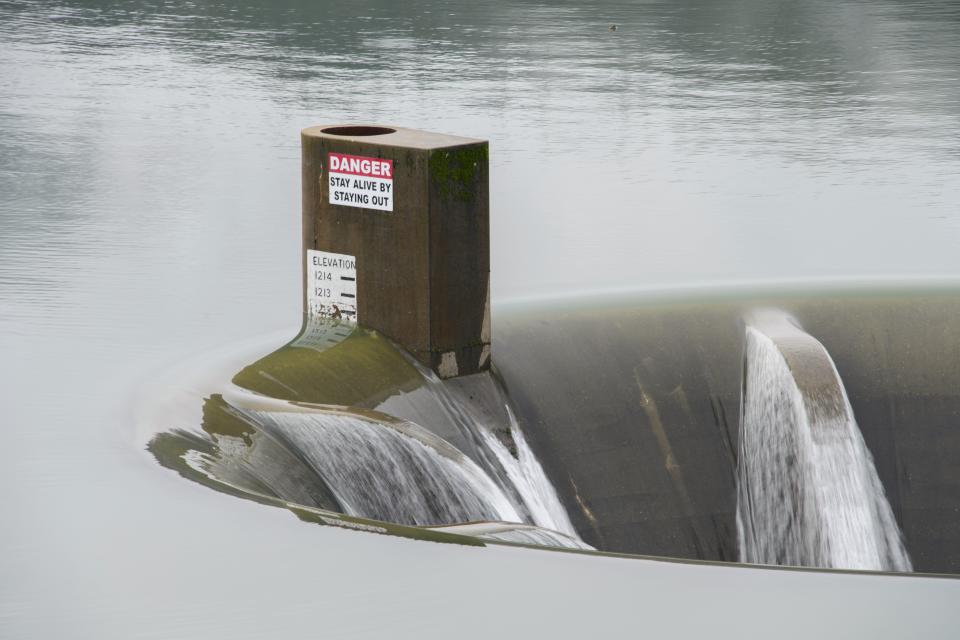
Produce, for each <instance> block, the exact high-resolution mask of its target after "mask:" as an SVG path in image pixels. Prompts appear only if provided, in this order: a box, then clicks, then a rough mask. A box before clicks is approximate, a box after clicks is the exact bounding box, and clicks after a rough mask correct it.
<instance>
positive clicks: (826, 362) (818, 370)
mask: <svg viewBox="0 0 960 640" xmlns="http://www.w3.org/2000/svg"><path fill="white" fill-rule="evenodd" d="M737 498H738V499H737V532H738V536H739V543H740V560H741V561H742V562H750V563H759V564H777V565H798V566H811V567H824V568H830V567H832V568H842V569H872V570H888V571H910V570H911V565H910V559H909V557H908V556H907V553H906V550H905V548H904V546H903V542H902V540H901V535H900V531H899V528H898V527H897V523H896V520H895V519H894V516H893V512H892V510H891V508H890V504H889V503H888V502H887V499H886V496H885V495H884V491H883V486H882V485H881V484H880V479H879V477H878V476H877V471H876V468H875V467H874V464H873V458H872V457H871V455H870V452H869V451H868V450H867V447H866V444H865V443H864V441H863V436H862V435H861V433H860V429H859V427H858V426H857V423H856V420H855V419H854V415H853V409H852V408H851V406H850V402H849V400H848V399H847V395H846V390H845V389H844V388H843V383H842V382H841V380H840V375H839V373H838V372H837V369H836V366H835V365H834V363H833V360H832V359H831V358H830V355H829V354H828V353H827V351H826V349H825V348H824V347H823V345H822V344H820V342H818V341H817V340H816V339H815V338H813V337H812V336H810V335H809V334H807V333H806V332H804V331H803V330H802V329H800V328H799V325H797V324H796V322H795V321H794V320H793V319H792V318H790V317H788V316H786V315H784V314H778V313H770V312H767V313H765V314H764V313H762V314H758V315H756V316H755V317H754V319H753V320H752V321H751V322H750V323H749V324H748V325H747V328H746V349H745V356H744V370H743V389H742V402H741V420H740V461H739V466H738V497H737Z"/></svg>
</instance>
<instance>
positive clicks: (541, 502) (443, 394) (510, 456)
mask: <svg viewBox="0 0 960 640" xmlns="http://www.w3.org/2000/svg"><path fill="white" fill-rule="evenodd" d="M407 360H408V361H409V362H410V363H411V364H412V365H413V366H414V367H415V368H416V369H417V371H419V373H420V375H421V376H422V377H423V379H424V380H425V381H426V386H427V388H428V389H429V390H430V393H431V394H432V396H433V398H434V399H435V401H436V402H437V404H438V405H439V406H440V407H441V409H442V411H443V413H444V414H445V416H446V418H447V419H448V420H449V421H451V422H452V423H453V424H455V425H456V426H457V428H458V430H459V431H460V433H461V434H462V435H463V436H464V439H465V440H466V441H467V442H469V443H470V444H471V448H472V451H473V453H474V455H476V456H477V459H478V462H479V463H480V464H481V465H482V466H483V467H484V468H485V469H486V470H487V471H488V472H489V473H490V474H491V476H492V477H493V478H495V479H496V480H497V481H498V484H499V485H500V486H501V487H502V488H503V489H504V492H505V493H506V495H507V496H508V498H511V499H512V502H513V505H514V507H515V508H516V509H517V511H518V512H520V513H521V514H522V515H524V516H526V517H525V518H524V520H526V521H528V522H530V523H532V524H535V525H537V526H538V527H543V528H546V529H552V530H554V531H559V532H561V533H563V534H565V535H567V536H571V537H572V538H575V539H576V540H577V541H578V543H580V544H585V543H583V542H582V541H581V540H580V537H579V536H578V535H577V532H576V530H575V529H574V528H573V524H572V523H571V522H570V517H569V516H568V515H567V511H566V509H564V507H563V505H562V504H561V503H560V499H559V497H558V496H557V491H556V489H555V488H554V487H553V484H552V483H551V482H550V480H549V479H548V478H547V476H546V474H545V473H544V471H543V467H542V466H540V462H539V461H538V460H537V458H536V456H535V455H534V453H533V451H532V450H531V449H530V445H529V444H527V440H526V438H525V437H524V436H523V432H521V431H520V426H519V425H518V423H517V420H516V417H515V416H514V413H513V411H512V410H511V409H510V405H509V404H507V403H506V397H507V396H506V393H504V392H503V390H502V389H501V388H500V387H499V385H498V384H497V383H496V380H495V379H493V378H491V383H492V385H493V391H492V393H493V394H494V395H495V396H496V398H497V400H498V401H499V402H501V403H502V406H503V409H504V413H505V418H506V422H505V423H504V424H497V423H495V422H494V421H493V420H492V419H491V418H490V417H488V416H483V415H481V413H480V412H478V411H475V410H474V409H473V407H472V406H471V403H469V402H467V401H464V400H461V399H460V398H459V397H458V396H457V394H455V393H454V392H452V391H451V389H450V388H448V387H447V385H446V383H444V381H443V380H441V379H440V378H439V377H438V376H437V375H436V374H435V373H434V372H433V371H432V370H430V369H428V368H427V367H424V366H423V365H422V364H421V363H419V362H418V361H417V360H415V359H414V358H412V357H409V356H407ZM497 434H500V435H502V436H503V440H506V441H507V443H509V444H510V445H512V447H511V448H513V449H515V450H514V451H511V450H510V449H509V448H508V445H506V444H504V442H503V441H502V440H501V438H500V437H498V435H497Z"/></svg>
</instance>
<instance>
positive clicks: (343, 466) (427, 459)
mask: <svg viewBox="0 0 960 640" xmlns="http://www.w3.org/2000/svg"><path fill="white" fill-rule="evenodd" d="M244 413H245V414H247V415H248V416H249V417H250V418H251V419H252V420H254V421H255V422H256V423H257V424H258V426H260V427H261V428H263V429H264V430H265V431H267V432H268V433H271V434H274V435H275V436H276V437H278V438H282V439H283V440H285V441H286V442H288V443H289V444H290V446H291V447H292V448H293V449H295V450H296V451H297V452H298V453H299V455H301V456H303V457H304V458H305V459H306V461H307V463H308V464H309V465H310V467H312V468H313V469H314V470H315V471H316V472H317V474H318V475H319V476H321V477H322V478H323V480H324V481H325V482H326V484H327V486H329V487H330V490H331V492H332V493H333V494H334V496H335V497H336V499H337V501H338V502H339V504H340V506H341V507H342V508H343V509H344V511H345V512H346V513H347V514H349V515H353V516H361V517H366V518H374V519H378V520H386V521H388V522H396V523H400V524H410V525H432V524H443V523H450V522H467V521H471V520H505V521H517V520H519V516H518V514H517V512H516V510H515V509H514V508H513V506H512V505H511V504H510V501H509V500H508V499H507V498H506V496H504V494H503V492H502V491H500V489H499V488H498V487H497V486H496V484H494V483H493V482H492V481H491V480H490V479H489V478H488V477H487V475H486V474H485V473H484V472H483V470H482V469H480V468H479V467H478V466H477V465H476V463H474V462H473V461H472V460H470V459H469V458H467V457H466V456H464V455H463V454H461V453H460V452H458V451H456V450H455V449H453V448H452V447H449V446H444V445H445V443H442V441H439V439H437V438H435V437H434V438H431V436H430V435H429V434H428V433H426V432H424V431H423V430H421V429H419V428H418V427H417V426H416V425H412V424H410V423H401V424H398V425H384V424H380V423H376V422H372V421H370V420H366V419H363V418H360V417H355V416H350V415H344V414H336V413H319V412H309V413H307V412H302V413H301V412H279V411H244Z"/></svg>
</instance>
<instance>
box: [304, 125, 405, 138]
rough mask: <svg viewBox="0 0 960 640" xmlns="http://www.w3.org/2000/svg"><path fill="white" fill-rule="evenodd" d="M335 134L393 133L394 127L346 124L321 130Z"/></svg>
mask: <svg viewBox="0 0 960 640" xmlns="http://www.w3.org/2000/svg"><path fill="white" fill-rule="evenodd" d="M322 131H323V132H324V133H329V134H331V135H335V136H382V135H383V134H385V133H394V132H395V131H396V129H391V128H390V127H368V126H347V127H327V128H326V129H323V130H322Z"/></svg>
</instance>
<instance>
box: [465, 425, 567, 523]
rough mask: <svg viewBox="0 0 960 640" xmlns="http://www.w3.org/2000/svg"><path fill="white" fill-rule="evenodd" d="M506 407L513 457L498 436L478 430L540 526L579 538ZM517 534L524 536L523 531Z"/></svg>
mask: <svg viewBox="0 0 960 640" xmlns="http://www.w3.org/2000/svg"><path fill="white" fill-rule="evenodd" d="M506 410H507V414H508V416H509V418H510V437H511V438H512V439H513V443H514V446H515V447H516V454H517V455H516V457H514V456H513V455H512V454H511V452H510V451H509V450H508V449H507V447H506V446H505V445H504V444H503V443H502V442H501V441H500V439H499V438H497V437H496V436H495V435H493V434H492V433H490V432H489V431H488V430H483V431H482V432H481V433H482V435H483V438H484V442H485V443H486V445H487V447H489V449H490V450H491V451H493V453H494V455H495V456H496V457H497V460H499V462H500V464H501V465H502V466H503V468H504V470H505V471H506V473H507V477H508V478H509V479H510V482H511V483H512V484H513V486H514V487H516V489H517V493H519V494H520V497H521V499H522V500H523V503H524V506H525V507H526V509H527V512H528V513H530V517H531V518H532V519H533V522H534V523H536V524H537V525H538V526H540V527H544V528H546V529H553V530H554V531H559V532H561V533H563V534H566V535H568V536H571V537H573V538H576V539H577V540H579V537H578V536H577V532H576V530H575V529H574V528H573V524H572V523H571V522H570V517H569V516H568V515H567V511H566V509H564V508H563V505H562V504H560V499H559V498H558V497H557V491H556V489H554V488H553V485H552V484H551V483H550V480H548V479H547V475H546V474H545V473H544V472H543V467H541V466H540V462H539V461H538V460H537V458H536V456H534V455H533V451H532V450H531V449H530V445H528V444H527V440H526V438H524V437H523V432H522V431H520V427H519V425H517V420H516V418H515V417H514V415H513V411H511V410H510V407H509V406H508V407H506ZM517 535H520V536H521V537H522V536H523V534H517ZM537 535H541V534H537Z"/></svg>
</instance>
